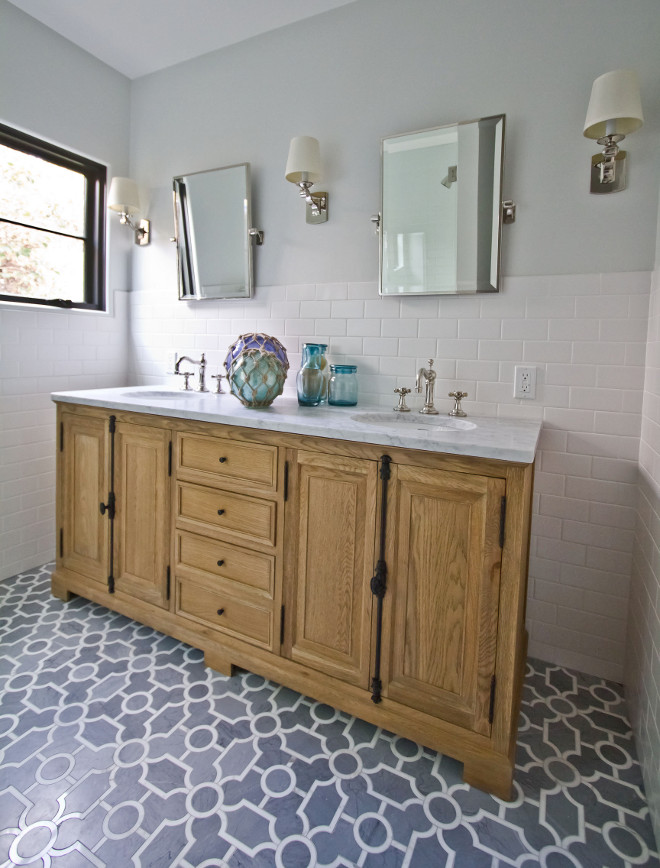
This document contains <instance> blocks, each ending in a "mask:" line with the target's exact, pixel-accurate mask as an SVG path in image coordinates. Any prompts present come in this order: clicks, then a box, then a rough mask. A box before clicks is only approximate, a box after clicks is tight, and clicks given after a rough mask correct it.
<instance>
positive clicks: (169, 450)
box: [167, 440, 172, 476]
mask: <svg viewBox="0 0 660 868" xmlns="http://www.w3.org/2000/svg"><path fill="white" fill-rule="evenodd" d="M167 475H168V476H171V475H172V441H171V440H170V442H169V446H168V448H167Z"/></svg>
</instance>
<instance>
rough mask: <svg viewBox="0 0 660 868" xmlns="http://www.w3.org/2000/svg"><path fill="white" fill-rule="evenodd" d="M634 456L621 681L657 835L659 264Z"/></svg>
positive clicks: (659, 722) (659, 835)
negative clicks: (634, 514) (635, 496)
mask: <svg viewBox="0 0 660 868" xmlns="http://www.w3.org/2000/svg"><path fill="white" fill-rule="evenodd" d="M659 253H660V251H659ZM639 459H640V460H639V464H640V486H639V488H640V492H639V514H638V519H637V528H636V539H635V542H634V545H633V567H632V585H631V594H630V617H629V620H628V642H627V648H628V654H627V660H626V672H625V683H626V695H627V699H628V705H629V708H630V714H631V718H632V723H633V728H634V731H635V736H636V738H637V750H638V753H639V756H640V762H641V765H642V771H643V774H644V782H645V785H646V795H647V797H648V801H649V807H650V809H651V816H652V817H653V818H654V821H655V834H656V838H657V839H658V840H660V266H658V267H657V268H656V270H655V272H654V274H653V281H652V288H651V302H650V305H649V318H648V338H647V350H646V379H645V384H644V399H643V406H642V430H641V443H640V450H639Z"/></svg>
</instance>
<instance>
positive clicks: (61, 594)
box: [50, 576, 76, 603]
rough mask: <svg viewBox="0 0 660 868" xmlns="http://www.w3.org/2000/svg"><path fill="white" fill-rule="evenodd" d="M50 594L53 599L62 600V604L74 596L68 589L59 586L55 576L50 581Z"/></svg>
mask: <svg viewBox="0 0 660 868" xmlns="http://www.w3.org/2000/svg"><path fill="white" fill-rule="evenodd" d="M50 592H51V594H52V595H53V596H54V597H57V599H58V600H62V602H63V603H68V602H69V600H72V599H73V598H74V597H75V596H76V595H75V594H74V593H73V592H72V591H69V590H68V588H66V587H65V586H64V585H62V584H60V582H58V580H57V579H56V578H55V576H53V578H52V579H51V580H50Z"/></svg>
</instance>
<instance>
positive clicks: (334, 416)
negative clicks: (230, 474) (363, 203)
mask: <svg viewBox="0 0 660 868" xmlns="http://www.w3.org/2000/svg"><path fill="white" fill-rule="evenodd" d="M51 397H52V399H53V400H54V401H58V402H63V403H69V404H83V405H88V406H92V407H108V408H109V409H113V410H129V411H132V412H135V413H148V414H151V415H155V416H170V417H173V418H176V419H196V420H199V421H202V422H215V423H218V424H224V425H239V426H242V427H245V428H259V429H263V430H268V431H283V432H287V433H290V434H307V435H311V436H314V437H330V438H332V439H335V440H351V441H354V442H359V443H374V444H376V445H382V446H401V447H403V448H407V449H423V450H425V451H427V452H445V453H450V454H452V455H471V456H474V457H477V458H496V459H500V460H502V461H516V462H520V463H523V464H531V462H532V461H533V460H534V454H535V452H536V445H537V441H538V437H539V433H540V430H541V422H540V421H533V420H527V419H507V418H503V417H487V416H469V415H468V417H467V418H466V419H465V420H456V422H457V423H458V424H459V425H460V424H461V423H463V422H466V423H469V424H470V425H472V426H474V427H471V428H469V429H467V430H463V429H461V430H454V429H448V427H447V426H449V425H451V424H456V422H455V421H454V420H453V419H451V418H450V417H448V416H447V415H446V414H441V415H438V416H426V417H425V416H422V415H420V414H419V413H418V412H417V411H415V410H412V411H411V412H410V413H395V412H394V411H392V410H388V409H387V408H385V409H384V408H382V407H377V406H373V405H372V406H369V405H364V404H360V405H359V406H357V407H330V406H328V405H322V406H320V407H300V406H298V401H297V400H296V398H291V397H286V396H280V397H279V398H276V399H275V401H274V402H273V404H271V406H270V407H267V408H266V409H263V410H252V409H248V408H247V407H244V406H243V405H242V404H241V403H240V402H239V401H238V400H237V399H236V398H235V397H234V396H233V395H226V394H225V395H216V394H214V393H204V394H200V393H198V392H176V391H174V390H172V389H170V388H168V387H167V386H166V385H163V386H123V387H119V388H114V389H88V390H83V391H76V392H54V393H53V394H52V395H51Z"/></svg>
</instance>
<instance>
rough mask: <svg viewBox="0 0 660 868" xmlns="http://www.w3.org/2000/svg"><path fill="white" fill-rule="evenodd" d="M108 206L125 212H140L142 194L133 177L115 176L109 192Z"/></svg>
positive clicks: (113, 209) (112, 209)
mask: <svg viewBox="0 0 660 868" xmlns="http://www.w3.org/2000/svg"><path fill="white" fill-rule="evenodd" d="M108 208H110V210H111V211H119V212H121V213H124V214H139V213H140V194H139V193H138V188H137V184H136V183H135V181H134V180H133V179H132V178H113V179H112V183H111V184H110V192H109V193H108Z"/></svg>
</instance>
